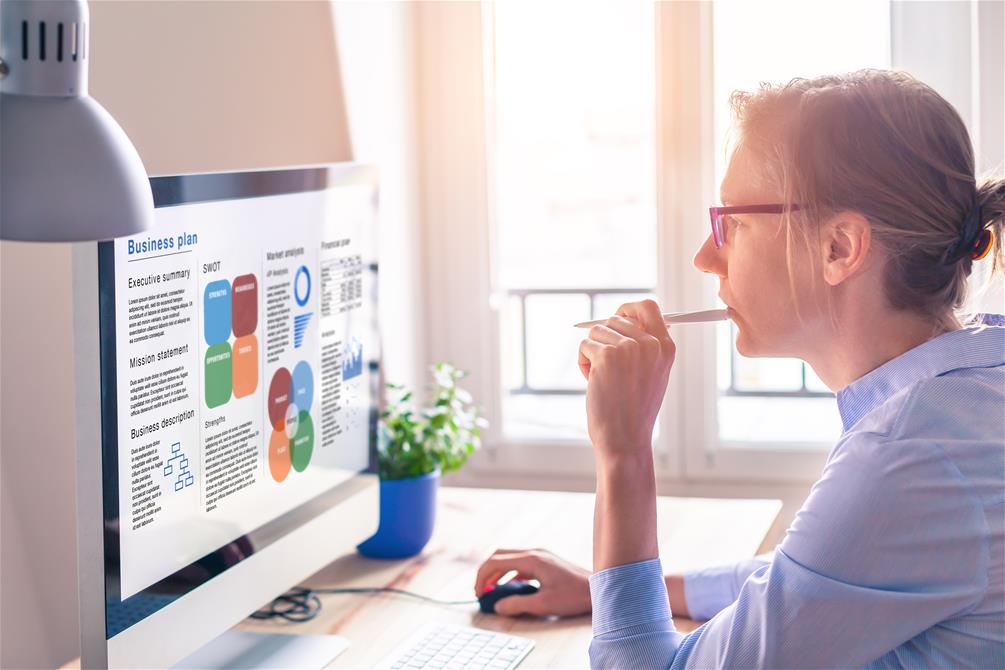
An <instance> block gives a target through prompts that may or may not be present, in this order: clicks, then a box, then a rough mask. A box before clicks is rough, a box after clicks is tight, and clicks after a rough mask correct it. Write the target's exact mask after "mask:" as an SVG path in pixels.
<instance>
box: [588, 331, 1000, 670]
mask: <svg viewBox="0 0 1005 670" xmlns="http://www.w3.org/2000/svg"><path fill="white" fill-rule="evenodd" d="M837 402H838V408H839V410H840V413H841V419H842V421H843V424H844V432H843V433H842V436H841V439H840V440H839V441H838V443H837V445H836V446H835V447H834V449H833V450H832V451H831V453H830V456H829V457H828V459H827V464H826V465H825V467H824V470H823V473H822V475H821V477H820V480H819V481H818V482H817V483H816V484H815V485H814V486H813V488H812V490H811V491H810V495H809V497H808V498H807V500H806V502H805V504H804V505H803V507H802V509H801V510H799V513H798V514H797V515H796V518H795V520H794V521H793V522H792V525H791V526H790V527H789V529H788V532H787V533H786V535H785V539H784V540H783V541H782V543H781V544H780V545H779V546H778V548H777V549H776V550H775V552H774V555H773V556H771V557H767V558H764V559H755V560H752V561H745V562H743V563H740V564H737V565H733V566H726V567H723V568H717V569H711V570H706V571H700V572H696V573H691V574H689V575H687V576H686V577H685V587H684V590H685V597H686V599H687V603H688V608H689V610H690V611H691V612H692V613H693V615H694V616H695V617H696V618H699V617H700V618H706V617H707V618H709V619H710V620H709V621H708V622H707V623H706V624H704V625H703V626H701V628H699V629H697V630H695V631H694V632H692V633H690V634H688V635H683V634H681V633H678V632H677V631H676V630H675V629H674V625H673V619H672V616H671V613H670V608H669V605H668V602H667V593H666V586H665V584H664V582H663V575H662V574H661V572H662V571H661V567H660V562H659V560H658V559H653V560H650V561H642V562H640V563H632V564H630V565H622V566H617V567H613V568H609V569H607V570H603V571H601V572H598V573H596V574H594V575H593V576H592V577H591V578H590V591H591V595H592V598H593V634H594V637H593V642H592V644H591V645H590V662H591V665H592V666H593V667H594V668H632V669H633V670H634V669H641V668H685V667H687V668H817V667H828V668H858V667H869V668H888V667H895V668H904V667H927V668H948V667H952V668H956V667H970V668H1005V319H1003V317H1001V316H997V315H985V316H983V317H982V323H981V324H980V325H974V326H969V327H966V328H963V329H962V330H958V331H953V332H950V333H946V334H944V335H941V336H939V337H937V338H934V339H932V340H929V341H928V342H925V343H924V344H922V345H920V346H918V347H915V348H914V349H911V350H910V351H908V352H906V353H904V354H902V355H901V356H898V357H897V358H895V359H893V360H891V361H889V362H887V363H885V364H884V365H882V366H880V367H879V368H877V369H875V370H873V371H872V372H870V373H868V374H866V375H865V376H863V377H862V378H860V379H858V380H856V381H855V382H854V383H852V384H851V385H849V386H848V387H847V388H845V389H843V390H841V391H840V392H839V393H838V397H837ZM723 532H729V529H728V528H725V529H723Z"/></svg>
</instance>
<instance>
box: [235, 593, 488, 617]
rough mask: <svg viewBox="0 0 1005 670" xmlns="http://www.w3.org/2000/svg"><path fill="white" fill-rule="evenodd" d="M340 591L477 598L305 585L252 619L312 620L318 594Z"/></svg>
mask: <svg viewBox="0 0 1005 670" xmlns="http://www.w3.org/2000/svg"><path fill="white" fill-rule="evenodd" d="M340 593H393V594H395V595H400V596H408V597H409V598H417V599H419V600H423V601H425V602H430V603H435V604H437V605H473V604H475V603H477V602H478V601H477V600H438V599H436V598H430V597H429V596H423V595H419V594H418V593H412V592H411V591H404V590H402V589H393V588H388V587H365V588H344V589H311V588H307V587H303V586H298V587H297V588H294V589H291V590H289V591H287V592H286V593H284V594H283V595H281V596H278V597H277V598H275V599H274V600H273V601H272V602H271V603H269V604H268V605H267V606H265V607H263V608H262V609H260V610H258V611H257V612H254V613H252V615H251V618H252V619H284V620H286V621H291V622H294V623H300V622H303V621H310V620H311V619H313V618H314V617H316V616H317V615H318V613H319V612H320V611H321V599H320V598H318V594H340Z"/></svg>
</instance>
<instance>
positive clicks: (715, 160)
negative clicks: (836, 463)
mask: <svg viewBox="0 0 1005 670" xmlns="http://www.w3.org/2000/svg"><path fill="white" fill-rule="evenodd" d="M415 11H416V14H417V17H418V23H419V27H420V32H419V35H420V40H419V45H418V46H419V49H418V56H419V59H418V60H419V67H420V73H421V75H422V81H421V84H422V87H421V90H422V95H420V96H419V102H420V112H421V113H420V118H421V119H422V126H421V130H422V133H423V139H424V142H423V144H424V146H426V147H429V148H430V149H427V150H426V151H423V152H422V155H421V157H420V158H421V173H422V175H423V183H422V196H423V197H422V200H423V208H424V219H423V235H424V237H425V248H424V254H425V260H426V269H425V271H426V279H427V280H428V287H427V288H428V294H427V296H426V300H427V305H426V306H427V316H428V319H429V329H428V342H427V343H426V344H425V345H424V347H425V350H426V352H427V355H428V360H431V361H435V360H450V361H452V362H454V363H456V364H457V365H459V366H460V367H462V368H464V369H468V370H471V371H473V375H472V378H471V379H470V380H469V382H470V383H469V388H471V390H472V391H473V392H474V394H475V396H476V398H478V399H479V401H480V403H483V404H484V406H485V408H486V411H487V414H488V416H489V418H490V419H491V421H492V427H491V429H490V430H489V431H488V432H487V433H486V445H487V446H488V448H487V449H486V450H485V453H483V454H480V455H479V458H477V459H476V461H475V462H474V463H473V464H472V466H473V468H474V469H475V470H476V471H477V472H480V473H481V474H488V475H490V476H495V475H497V476H498V477H499V478H500V479H498V480H497V481H501V482H508V483H516V482H522V481H524V479H525V478H526V477H528V476H530V475H533V476H542V477H545V478H547V479H546V481H547V482H548V485H552V484H554V483H555V482H556V481H557V478H558V477H568V478H569V481H570V485H575V486H584V485H588V484H584V482H587V481H588V479H587V478H589V477H591V476H592V473H593V465H592V462H591V458H590V455H591V452H590V450H589V449H585V448H584V446H585V445H586V444H587V441H586V437H587V436H586V416H585V403H584V399H583V391H584V382H583V380H582V379H581V377H580V375H579V371H578V366H577V364H576V352H577V348H578V343H579V340H580V339H581V338H582V335H583V333H582V331H577V330H576V329H574V328H572V324H573V323H575V322H577V321H581V320H587V319H590V318H591V317H597V318H600V317H603V316H606V315H609V314H610V313H612V312H613V310H614V308H615V307H616V306H617V305H618V304H620V303H621V302H625V301H628V300H637V299H640V298H641V297H644V296H658V297H659V300H660V302H661V304H662V305H664V306H665V307H666V308H667V309H680V310H689V309H700V308H704V307H710V306H713V305H714V304H715V301H716V293H717V285H716V284H717V282H716V280H715V278H714V277H710V276H707V275H702V274H701V273H699V272H697V271H695V270H694V268H693V266H692V263H691V260H692V257H693V254H694V253H695V251H696V250H697V249H698V248H699V246H700V245H701V244H702V242H703V241H704V240H705V238H706V237H707V236H708V223H707V220H708V219H707V214H706V208H707V207H708V206H709V205H710V204H713V202H714V201H715V200H717V197H718V185H719V180H720V179H721V177H722V173H723V172H724V171H725V159H726V156H727V153H726V150H727V146H728V145H727V143H726V140H727V139H728V133H727V130H726V129H727V128H728V125H729V121H730V116H729V109H728V106H727V101H728V95H729V92H730V91H732V90H734V89H737V88H742V89H748V90H749V89H752V88H756V87H757V85H758V83H759V82H760V81H761V80H765V81H772V82H778V81H785V80H786V79H789V78H791V77H794V76H797V75H799V76H807V77H812V76H816V75H819V74H824V73H828V72H835V71H847V70H854V69H859V68H862V67H868V66H871V67H889V66H891V65H893V66H895V67H901V68H904V69H906V70H908V71H910V72H912V73H913V74H915V75H916V76H918V77H919V78H921V79H922V80H923V81H926V82H928V83H930V84H932V85H933V86H934V87H935V88H936V90H938V91H940V92H941V93H942V94H943V95H945V96H946V97H947V99H949V101H950V102H951V103H952V104H953V105H954V106H956V107H957V109H959V110H961V113H962V114H963V116H964V118H965V119H969V118H971V117H973V118H978V120H980V121H981V123H980V124H979V127H977V126H975V127H976V128H977V130H979V131H980V132H979V134H975V141H977V142H978V143H979V145H980V146H981V147H983V153H982V156H983V158H982V160H983V161H984V162H985V164H987V162H988V161H990V164H992V165H993V164H996V163H997V162H1000V160H1001V145H1002V144H1001V142H1000V140H998V138H1000V136H1001V114H1000V110H1001V100H1002V96H1003V92H1002V81H1005V78H1003V77H1002V76H1001V65H1000V63H1001V62H1003V61H1002V59H1001V53H1002V47H1001V41H1000V40H997V39H995V36H996V33H995V32H994V30H991V29H989V28H987V26H989V25H1000V20H1001V6H1000V4H995V3H957V2H954V3H906V2H892V3H891V2H886V1H884V0H869V1H862V2H859V1H856V0H852V1H850V2H833V3H809V2H773V3H751V2H740V1H737V2H732V1H724V0H719V1H718V2H716V3H714V4H713V3H707V2H659V3H652V4H650V3H643V2H633V3H627V2H626V3H613V2H612V3H575V4H573V3H533V4H532V3H517V2H498V3H421V4H420V5H418V6H417V7H416V10H415ZM996 17H997V18H996ZM995 21H998V24H995V23H994V22H995ZM947 35H952V36H953V39H952V40H948V39H946V36H947ZM978 35H980V36H981V37H984V39H983V40H981V41H980V43H979V44H978V39H977V37H978ZM957 38H958V39H957ZM978 46H979V47H980V49H977V47H978ZM891 52H892V54H893V57H892V59H891ZM978 65H979V67H978ZM972 108H973V109H972ZM968 110H969V111H968ZM975 110H976V111H975ZM975 115H976V116H975ZM458 314H461V315H462V320H461V321H460V322H461V323H463V324H464V326H463V327H462V328H458V327H457V324H458V319H457V315H458ZM674 332H675V339H676V341H677V352H678V355H677V362H676V363H675V367H674V373H673V374H672V375H671V378H670V386H669V389H668V395H667V398H666V401H665V402H664V405H663V412H662V415H661V418H660V420H659V421H658V423H657V426H658V429H659V434H658V437H657V438H656V439H655V444H654V447H655V449H656V453H657V460H656V467H657V474H658V477H660V479H661V480H664V481H666V480H677V481H679V479H680V478H685V479H695V480H701V479H713V480H715V479H717V480H724V481H743V482H756V481H772V482H798V483H800V484H803V483H806V482H808V481H812V480H814V479H816V478H817V477H818V476H819V473H820V468H821V467H822V465H823V462H824V459H825V457H826V451H825V450H826V449H829V448H830V447H831V446H832V445H833V444H834V441H835V439H836V437H837V435H838V434H839V417H838V413H837V408H836V406H835V405H836V403H835V401H834V398H833V397H832V395H831V394H830V392H829V390H828V389H826V388H825V387H824V386H823V384H822V383H821V382H820V380H819V379H817V378H816V376H815V375H814V374H813V373H812V371H811V370H809V369H807V368H806V367H805V366H803V365H802V363H800V362H799V361H795V360H768V359H745V358H743V357H740V356H739V355H737V354H736V353H735V349H734V347H733V346H732V337H733V333H732V332H731V330H730V328H729V325H728V324H722V325H721V327H716V326H710V325H702V326H687V327H681V328H675V331H674ZM573 480H574V481H575V482H576V483H575V484H571V482H572V481H573Z"/></svg>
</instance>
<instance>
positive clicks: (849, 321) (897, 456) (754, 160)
mask: <svg viewBox="0 0 1005 670" xmlns="http://www.w3.org/2000/svg"><path fill="white" fill-rule="evenodd" d="M732 104H733V109H734V113H735V116H736V120H737V125H738V128H739V131H740V134H739V142H738V144H737V148H736V149H735V151H734V153H733V155H732V158H731V161H730V165H729V170H728V172H727V174H726V177H725V179H724V180H723V183H722V188H721V196H722V201H723V203H724V205H725V206H726V208H725V209H723V208H719V209H713V211H712V227H713V231H712V234H711V235H710V236H709V238H708V240H706V242H705V244H704V245H703V246H702V248H701V249H700V250H699V251H698V254H697V256H696V257H695V265H696V266H697V267H698V269H699V270H702V271H703V272H710V273H714V274H715V275H717V276H718V278H719V282H720V292H719V295H720V297H721V298H722V300H723V301H724V302H725V303H726V304H727V305H728V307H729V311H730V316H731V318H732V320H733V322H734V323H735V324H736V327H737V331H738V335H737V342H736V346H737V349H738V350H739V351H740V353H742V354H744V355H747V356H793V357H798V358H801V359H803V360H804V361H806V362H807V363H808V364H810V365H811V366H812V367H813V369H814V371H815V372H816V373H817V375H819V377H820V378H821V379H822V380H823V381H824V382H825V383H826V384H827V385H828V386H829V387H830V388H831V389H833V390H834V391H835V392H836V393H837V404H838V410H839V411H840V413H841V419H842V422H843V426H844V431H843V433H842V436H841V438H840V440H839V441H838V443H837V445H836V446H835V447H834V449H833V450H832V451H831V453H830V455H829V457H828V460H827V464H826V466H825V468H824V470H823V473H822V475H821V478H820V480H819V481H818V482H817V483H816V484H815V485H814V486H813V489H812V490H811V492H810V495H809V497H808V498H807V500H806V502H805V504H804V505H803V507H802V509H801V510H800V511H799V513H798V514H797V515H796V518H795V520H794V521H793V523H792V526H791V527H790V528H789V529H788V532H787V533H786V536H785V539H784V540H783V542H782V543H781V544H780V545H779V546H778V548H777V549H776V550H775V552H774V555H773V556H771V557H768V558H767V559H766V560H761V561H749V562H745V563H743V564H739V565H735V566H727V567H725V568H722V569H719V570H709V571H703V572H701V573H695V574H690V575H687V576H685V577H683V578H679V577H677V578H675V577H669V578H667V581H666V582H664V578H663V576H662V574H661V571H660V563H659V560H658V547H657V540H656V512H655V510H656V506H655V497H656V496H655V483H654V473H653V461H652V449H651V446H650V445H651V436H652V427H653V422H654V420H655V417H656V413H657V411H658V410H659V407H660V403H661V401H662V398H663V394H664V392H665V389H666V385H667V377H668V375H669V372H670V369H671V366H672V365H673V360H674V355H675V348H674V343H673V340H672V339H671V337H670V335H669V333H668V331H667V328H666V327H665V326H664V325H663V323H662V320H661V318H660V313H659V309H658V308H657V306H656V305H655V303H653V302H652V301H646V302H642V303H632V304H627V305H624V306H622V307H621V308H620V309H619V310H618V315H617V316H614V317H612V318H610V319H608V321H607V322H606V325H604V326H597V327H595V328H594V329H593V330H591V331H590V334H589V337H588V338H587V339H586V340H584V341H583V343H582V345H581V346H580V352H579V363H580V367H581V369H582V371H583V374H584V375H585V376H586V377H587V380H588V383H587V394H586V395H587V413H588V423H589V433H590V439H591V441H592V443H593V447H594V450H595V453H596V461H597V501H596V516H595V523H594V565H593V569H594V572H593V575H592V576H589V592H587V586H586V579H587V575H586V573H585V571H581V570H579V569H578V568H575V567H574V566H569V565H568V564H565V563H563V562H561V561H559V560H558V559H556V558H555V557H553V556H551V555H549V554H547V553H546V552H497V554H496V555H494V556H493V557H492V558H491V559H489V561H487V562H486V564H485V565H483V566H482V568H481V570H480V571H479V574H478V581H477V583H476V591H478V592H480V591H481V590H483V589H484V588H485V586H487V585H488V584H490V583H492V582H493V581H494V580H495V579H498V577H499V575H500V574H502V573H504V572H506V571H508V570H510V569H516V570H518V571H520V572H521V573H522V574H523V576H525V577H533V578H537V579H539V580H540V581H541V583H542V589H541V591H539V592H538V593H537V594H536V595H533V596H522V597H513V598H510V599H508V602H507V600H504V601H502V602H501V603H500V606H499V608H500V610H501V611H502V612H504V613H510V614H517V613H520V612H528V613H533V614H575V613H579V612H584V611H588V610H589V609H590V607H591V602H592V610H593V629H594V640H593V643H592V645H591V647H590V658H591V662H592V664H593V666H594V667H624V668H642V667H653V668H666V667H674V668H676V667H699V668H717V667H731V668H753V667H768V668H780V667H800V668H807V667H841V668H848V667H862V666H868V667H907V666H923V667H980V668H992V667H996V668H1002V667H1005V328H1003V327H1002V326H1005V321H1003V320H1002V317H1001V316H988V315H985V316H982V317H979V318H974V319H969V320H963V321H961V320H960V319H959V318H958V316H957V310H958V309H959V308H960V307H961V306H962V304H963V300H964V297H965V286H966V285H965V281H966V278H967V277H968V276H969V275H970V273H971V270H972V268H973V264H974V263H975V262H978V259H981V258H984V257H985V256H987V255H988V254H989V253H990V254H991V257H992V258H991V259H989V260H987V261H984V262H993V263H994V265H995V267H996V268H998V267H1000V264H1001V262H1002V243H1001V240H1002V227H1003V218H1005V180H1002V179H997V180H991V181H984V182H981V183H978V182H977V180H976V179H975V177H974V158H973V150H972V148H971V144H970V139H969V137H968V135H967V131H966V128H965V127H964V125H963V122H962V120H961V119H960V117H959V115H958V114H957V113H956V111H955V110H954V109H953V108H952V107H951V106H950V105H949V104H948V103H947V102H946V101H945V100H944V99H943V98H941V97H940V96H939V95H938V94H937V93H935V92H934V91H933V90H932V89H931V88H929V87H927V86H925V85H924V84H922V83H920V82H918V81H916V80H914V79H912V78H911V77H909V76H907V75H905V74H901V73H894V72H884V71H871V70H867V71H861V72H856V73H853V74H850V75H846V76H840V77H822V78H819V79H813V80H794V81H793V82H791V83H789V84H788V85H785V86H781V87H765V88H763V89H762V90H760V91H758V92H756V93H752V94H748V93H737V94H734V96H733V99H732ZM667 587H669V602H668V595H667V593H668V591H667ZM671 610H673V611H676V612H678V613H680V614H684V615H687V614H690V615H691V616H694V617H696V618H706V617H707V618H710V619H711V620H710V621H709V622H708V623H706V624H705V625H703V626H702V627H701V628H699V629H698V630H696V631H694V632H693V633H691V634H689V635H682V634H680V633H678V632H676V631H675V629H674V625H673V619H672V616H671Z"/></svg>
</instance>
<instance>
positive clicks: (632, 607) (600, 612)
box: [590, 558, 673, 636]
mask: <svg viewBox="0 0 1005 670" xmlns="http://www.w3.org/2000/svg"><path fill="white" fill-rule="evenodd" d="M590 598H591V600H592V601H593V635H594V636H598V635H605V634H607V633H611V632H613V631H617V630H621V629H624V628H629V627H632V626H642V625H646V624H651V623H663V622H667V621H672V619H671V615H670V602H669V600H668V599H667V587H666V582H664V581H663V566H662V564H661V563H660V560H659V559H658V558H653V559H650V560H648V561H640V562H638V563H629V564H627V565H619V566H616V567H613V568H607V569H606V570H601V571H600V572H597V573H595V574H593V575H591V576H590ZM672 628H673V627H672V625H671V629H672Z"/></svg>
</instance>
